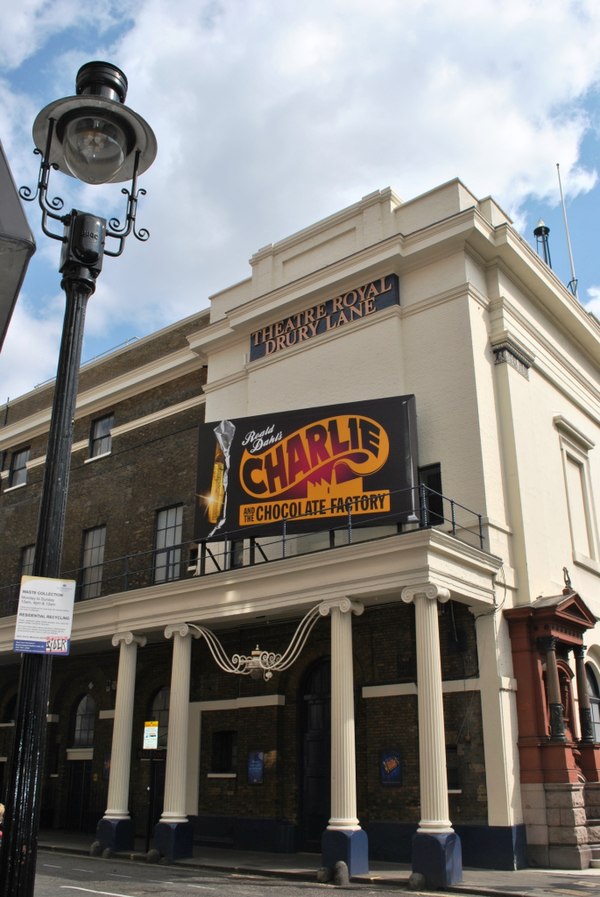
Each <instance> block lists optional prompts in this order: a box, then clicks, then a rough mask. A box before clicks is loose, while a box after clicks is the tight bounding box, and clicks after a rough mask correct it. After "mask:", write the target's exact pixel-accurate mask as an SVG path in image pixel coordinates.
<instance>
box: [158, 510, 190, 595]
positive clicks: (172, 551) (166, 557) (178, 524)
mask: <svg viewBox="0 0 600 897" xmlns="http://www.w3.org/2000/svg"><path fill="white" fill-rule="evenodd" d="M182 522H183V507H182V506H181V505H174V506H173V507H171V508H163V509H162V510H160V511H158V513H157V515H156V537H155V549H156V553H155V555H154V581H155V582H169V581H170V580H173V579H179V576H180V572H181V533H182Z"/></svg>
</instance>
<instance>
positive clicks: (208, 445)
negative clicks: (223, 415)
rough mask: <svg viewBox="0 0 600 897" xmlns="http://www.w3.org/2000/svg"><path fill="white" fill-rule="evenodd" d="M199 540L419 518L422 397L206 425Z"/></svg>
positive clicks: (202, 436) (200, 471)
mask: <svg viewBox="0 0 600 897" xmlns="http://www.w3.org/2000/svg"><path fill="white" fill-rule="evenodd" d="M198 459H199V460H198V488H197V507H196V537H197V538H198V539H222V538H223V537H224V536H225V535H227V536H228V538H231V539H235V538H237V539H239V538H244V537H246V536H255V535H261V534H263V533H266V532H270V531H272V530H273V528H277V529H278V530H280V529H281V526H282V522H283V521H284V520H285V521H286V525H287V526H288V528H289V530H290V531H297V532H307V531H311V530H313V531H314V530H323V529H328V528H330V529H333V528H334V527H335V526H338V525H340V524H341V523H343V522H344V520H345V519H347V517H348V514H349V513H350V514H351V515H352V518H353V520H354V522H355V523H356V524H357V525H358V524H360V523H370V524H372V523H374V522H378V523H381V524H389V523H391V522H396V521H402V520H404V521H405V520H408V519H411V518H412V517H413V516H414V514H415V505H416V500H417V495H416V485H417V448H416V412H415V399H414V396H412V395H409V396H398V397H395V398H389V399H375V400H370V401H362V402H352V403H348V404H344V405H325V406H323V407H318V408H303V409H294V410H293V411H286V412H282V413H276V414H263V415H260V416H256V417H245V418H236V419H234V420H222V421H215V422H213V423H207V424H203V425H202V426H201V427H200V445H199V454H198Z"/></svg>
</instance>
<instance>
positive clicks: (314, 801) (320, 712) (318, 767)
mask: <svg viewBox="0 0 600 897" xmlns="http://www.w3.org/2000/svg"><path fill="white" fill-rule="evenodd" d="M301 708H302V709H301V713H302V725H301V734H302V791H301V794H302V806H301V813H300V842H301V848H302V850H307V851H315V852H319V851H320V850H321V835H322V834H323V832H324V830H325V829H326V828H327V823H328V822H329V817H330V815H331V814H330V800H331V784H330V783H331V663H330V660H329V658H323V659H321V660H319V661H317V662H316V663H314V664H313V665H312V666H311V667H310V668H309V669H308V671H307V672H306V675H305V676H304V679H303V680H302V685H301Z"/></svg>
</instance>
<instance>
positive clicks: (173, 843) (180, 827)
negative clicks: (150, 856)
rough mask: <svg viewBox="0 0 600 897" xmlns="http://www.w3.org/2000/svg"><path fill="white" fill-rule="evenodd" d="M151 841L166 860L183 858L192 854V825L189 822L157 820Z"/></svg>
mask: <svg viewBox="0 0 600 897" xmlns="http://www.w3.org/2000/svg"><path fill="white" fill-rule="evenodd" d="M152 842H153V845H154V848H155V850H158V852H159V853H160V854H161V856H164V857H166V858H167V859H168V860H185V859H187V858H188V857H191V856H192V854H193V847H194V827H193V825H192V823H191V822H158V823H157V824H156V825H155V826H154V833H153V836H152Z"/></svg>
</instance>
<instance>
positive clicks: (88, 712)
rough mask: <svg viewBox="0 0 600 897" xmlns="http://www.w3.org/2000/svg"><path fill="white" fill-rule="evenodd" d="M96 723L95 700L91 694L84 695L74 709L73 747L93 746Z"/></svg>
mask: <svg viewBox="0 0 600 897" xmlns="http://www.w3.org/2000/svg"><path fill="white" fill-rule="evenodd" d="M95 725H96V702H95V701H94V699H93V698H92V696H91V695H85V697H83V698H82V699H81V700H80V701H79V703H78V705H77V708H76V710H75V725H74V732H73V747H77V748H89V747H93V746H94V728H95Z"/></svg>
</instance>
